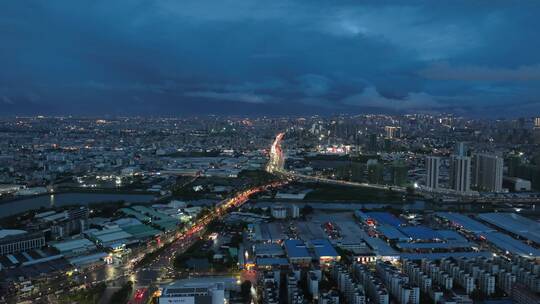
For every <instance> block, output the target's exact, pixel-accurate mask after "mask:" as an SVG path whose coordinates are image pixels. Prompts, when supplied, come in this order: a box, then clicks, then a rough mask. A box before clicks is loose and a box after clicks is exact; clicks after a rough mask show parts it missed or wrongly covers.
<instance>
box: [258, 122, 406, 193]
mask: <svg viewBox="0 0 540 304" xmlns="http://www.w3.org/2000/svg"><path fill="white" fill-rule="evenodd" d="M284 137H285V133H283V132H282V133H278V134H277V135H276V138H275V139H274V142H273V143H272V146H271V148H270V160H269V161H268V166H267V167H266V170H267V171H268V172H269V173H274V174H280V175H283V176H285V177H288V178H292V179H296V180H307V181H314V182H319V183H325V184H331V185H341V186H351V187H363V188H372V189H379V190H388V191H396V192H406V188H405V187H399V186H387V185H379V184H370V183H356V182H350V181H344V180H335V179H331V178H324V177H317V176H311V175H305V174H299V173H296V172H294V171H287V170H285V154H284V153H283V148H282V147H281V142H282V141H283V138H284Z"/></svg>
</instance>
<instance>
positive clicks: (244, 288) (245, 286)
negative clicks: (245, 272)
mask: <svg viewBox="0 0 540 304" xmlns="http://www.w3.org/2000/svg"><path fill="white" fill-rule="evenodd" d="M240 292H241V293H242V297H244V299H247V300H250V298H251V281H248V280H245V281H244V282H242V285H240Z"/></svg>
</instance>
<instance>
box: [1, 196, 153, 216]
mask: <svg viewBox="0 0 540 304" xmlns="http://www.w3.org/2000/svg"><path fill="white" fill-rule="evenodd" d="M154 198H155V196H154V195H152V194H113V193H60V194H50V195H40V196H33V197H29V198H23V199H18V200H15V201H10V202H5V203H1V204H0V218H2V217H7V216H11V215H14V214H18V213H23V212H26V211H29V210H37V209H40V208H53V207H62V206H68V205H81V206H86V205H88V204H99V203H109V202H115V201H126V202H129V203H148V202H151V201H152V200H153V199H154Z"/></svg>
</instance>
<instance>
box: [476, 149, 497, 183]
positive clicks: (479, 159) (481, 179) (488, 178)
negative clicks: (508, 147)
mask: <svg viewBox="0 0 540 304" xmlns="http://www.w3.org/2000/svg"><path fill="white" fill-rule="evenodd" d="M473 181H474V186H475V187H476V189H478V190H479V191H486V192H502V184H503V159H502V157H500V156H497V155H492V154H483V153H482V154H475V155H474V174H473Z"/></svg>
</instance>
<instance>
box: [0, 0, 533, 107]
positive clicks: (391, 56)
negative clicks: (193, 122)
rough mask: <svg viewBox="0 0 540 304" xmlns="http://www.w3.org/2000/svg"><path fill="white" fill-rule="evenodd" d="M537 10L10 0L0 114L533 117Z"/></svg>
mask: <svg viewBox="0 0 540 304" xmlns="http://www.w3.org/2000/svg"><path fill="white" fill-rule="evenodd" d="M539 13H540V3H537V2H533V1H527V2H516V3H510V2H508V1H452V2H448V3H443V2H442V1H385V2H384V3H382V2H381V1H363V2H360V1H322V0H320V1H315V0H310V1H308V0H303V1H291V0H287V1H285V0H274V1H253V0H224V1H206V0H186V1H173V0H161V1H149V0H129V1H128V0H117V1H102V0H98V1H90V0H88V1H67V0H66V1H61V0H58V1H44V0H43V1H37V0H36V1H11V2H9V3H4V5H3V8H2V10H0V39H1V40H0V41H2V43H1V44H0V66H1V68H2V72H1V73H0V114H16V113H37V112H40V113H57V114H58V113H61V114H64V113H74V114H88V113H96V114H99V113H108V114H112V115H120V114H141V113H143V114H144V113H150V114H169V115H180V114H190V113H217V114H219V113H227V114H228V113H235V111H238V113H249V114H287V113H291V114H300V113H304V112H305V113H308V114H309V113H317V112H320V113H329V112H335V113H338V112H349V113H350V112H362V111H365V110H367V109H369V110H370V111H374V110H377V109H378V110H379V111H388V112H437V111H455V112H459V113H469V114H471V113H472V114H475V113H477V114H497V115H499V113H500V111H499V110H493V111H492V112H490V111H486V109H496V108H497V107H498V108H503V107H506V108H508V109H510V108H511V109H512V110H513V111H512V112H511V111H505V113H508V114H521V113H530V112H531V111H540V105H539V104H538V101H539V89H538V87H539V84H540V68H539V67H540V55H539V54H540V38H538V34H537V30H536V29H537V28H539V27H540V21H539V20H538V18H537V16H538V14H539Z"/></svg>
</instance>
